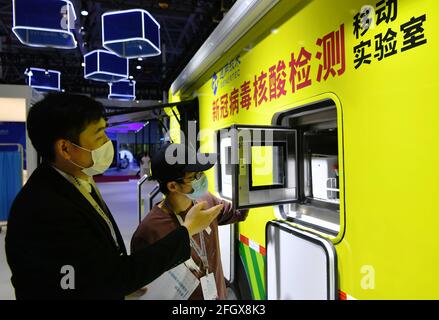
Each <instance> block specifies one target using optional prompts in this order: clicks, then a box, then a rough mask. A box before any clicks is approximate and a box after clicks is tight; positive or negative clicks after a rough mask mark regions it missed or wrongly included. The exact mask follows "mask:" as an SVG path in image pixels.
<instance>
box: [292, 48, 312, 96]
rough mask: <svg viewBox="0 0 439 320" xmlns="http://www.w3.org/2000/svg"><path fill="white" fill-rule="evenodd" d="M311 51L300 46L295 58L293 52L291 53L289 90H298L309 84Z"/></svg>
mask: <svg viewBox="0 0 439 320" xmlns="http://www.w3.org/2000/svg"><path fill="white" fill-rule="evenodd" d="M310 61H311V53H310V52H308V51H306V50H305V48H303V47H302V49H300V53H299V55H298V56H297V59H296V58H295V57H294V53H291V61H290V63H289V66H290V83H291V92H292V93H294V92H296V90H300V89H302V88H305V87H307V86H310V85H311V79H310V77H309V76H310V71H311V64H310Z"/></svg>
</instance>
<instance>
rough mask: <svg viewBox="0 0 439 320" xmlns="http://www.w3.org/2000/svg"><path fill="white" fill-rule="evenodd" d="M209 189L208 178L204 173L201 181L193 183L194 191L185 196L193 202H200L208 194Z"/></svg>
mask: <svg viewBox="0 0 439 320" xmlns="http://www.w3.org/2000/svg"><path fill="white" fill-rule="evenodd" d="M207 187H208V181H207V177H206V175H205V174H204V173H203V174H202V176H201V178H200V179H198V180H194V181H192V189H194V191H193V192H191V193H185V195H186V197H188V198H189V199H191V200H198V199H199V198H201V197H202V196H203V195H204V194H205V193H206V192H207Z"/></svg>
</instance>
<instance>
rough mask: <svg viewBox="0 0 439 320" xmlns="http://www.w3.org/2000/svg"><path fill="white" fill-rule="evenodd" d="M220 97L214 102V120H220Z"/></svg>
mask: <svg viewBox="0 0 439 320" xmlns="http://www.w3.org/2000/svg"><path fill="white" fill-rule="evenodd" d="M218 102H219V99H216V100H213V104H212V120H213V121H218V120H219V104H218Z"/></svg>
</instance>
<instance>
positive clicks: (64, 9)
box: [12, 0, 76, 49]
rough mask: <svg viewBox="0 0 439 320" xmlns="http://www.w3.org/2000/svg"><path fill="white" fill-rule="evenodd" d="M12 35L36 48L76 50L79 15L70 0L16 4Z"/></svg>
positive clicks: (21, 0)
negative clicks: (77, 19)
mask: <svg viewBox="0 0 439 320" xmlns="http://www.w3.org/2000/svg"><path fill="white" fill-rule="evenodd" d="M12 14H13V26H12V31H13V32H14V34H15V35H16V36H17V38H18V39H19V40H20V42H21V43H23V44H25V45H27V46H32V47H53V48H61V49H72V48H76V40H75V37H74V35H73V32H72V31H73V29H74V28H75V20H76V13H75V9H74V7H73V4H72V3H71V2H70V1H67V0H12Z"/></svg>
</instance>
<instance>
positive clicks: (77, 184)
mask: <svg viewBox="0 0 439 320" xmlns="http://www.w3.org/2000/svg"><path fill="white" fill-rule="evenodd" d="M67 178H68V179H69V181H70V182H71V183H72V184H73V185H74V186H75V187H76V188H77V189H78V190H79V192H81V194H82V195H83V196H84V197H85V198H86V199H87V200H88V202H90V204H91V205H92V206H93V208H94V209H95V210H96V211H97V212H98V213H99V215H100V216H101V218H102V219H104V221H105V223H106V224H107V225H108V228H109V229H110V233H111V236H112V237H113V240H114V243H115V245H116V247H117V249H119V243H118V242H117V237H116V232H115V231H114V227H113V224H112V223H111V221H110V219H109V218H108V216H107V215H106V214H105V212H104V211H103V210H102V208H101V206H100V205H99V204H98V203H97V202H96V201H95V199H94V198H93V197H92V196H91V194H90V193H89V192H88V191H87V190H85V188H84V187H83V186H82V185H81V183H80V182H79V181H78V179H77V178H76V177H73V176H70V175H67ZM91 187H92V188H94V189H95V191H96V194H97V195H98V197H99V198H100V199H102V196H101V194H100V192H99V190H98V189H97V188H96V187H95V185H94V184H93V183H92V184H91ZM102 202H103V201H102Z"/></svg>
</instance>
